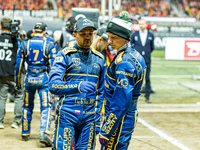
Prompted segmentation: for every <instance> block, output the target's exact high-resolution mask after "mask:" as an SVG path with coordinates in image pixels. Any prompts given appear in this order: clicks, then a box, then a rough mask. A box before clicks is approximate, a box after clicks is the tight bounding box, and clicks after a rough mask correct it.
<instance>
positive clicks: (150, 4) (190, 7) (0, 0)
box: [0, 0, 200, 20]
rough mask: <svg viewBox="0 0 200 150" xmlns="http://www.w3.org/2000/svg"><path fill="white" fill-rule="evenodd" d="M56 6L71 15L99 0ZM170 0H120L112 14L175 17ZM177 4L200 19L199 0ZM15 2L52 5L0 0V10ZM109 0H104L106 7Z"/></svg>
mask: <svg viewBox="0 0 200 150" xmlns="http://www.w3.org/2000/svg"><path fill="white" fill-rule="evenodd" d="M55 2H56V4H57V8H58V17H59V18H68V17H70V16H72V8H73V7H82V8H98V9H100V10H101V0H73V1H72V0H55ZM169 2H170V0H121V7H120V8H119V10H115V9H113V16H117V15H119V13H120V12H121V11H122V10H126V11H128V12H129V14H130V16H135V15H139V16H156V17H176V16H177V14H175V13H174V12H173V10H172V8H171V6H170V5H169ZM173 2H174V3H175V4H177V6H178V8H179V10H180V12H182V13H183V14H185V16H186V17H187V16H188V17H196V18H197V20H200V1H199V0H173ZM14 3H16V9H18V10H41V9H43V10H50V9H53V5H52V3H51V2H50V1H48V0H0V9H1V10H5V9H8V10H12V9H13V4H14ZM108 3H109V0H106V8H107V9H108Z"/></svg>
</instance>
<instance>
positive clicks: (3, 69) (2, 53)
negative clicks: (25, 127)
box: [0, 17, 23, 129]
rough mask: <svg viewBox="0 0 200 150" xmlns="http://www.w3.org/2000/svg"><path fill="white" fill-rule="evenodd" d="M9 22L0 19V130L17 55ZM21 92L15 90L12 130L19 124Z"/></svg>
mask: <svg viewBox="0 0 200 150" xmlns="http://www.w3.org/2000/svg"><path fill="white" fill-rule="evenodd" d="M10 29H11V20H10V18H7V17H3V18H2V19H1V35H0V129H3V128H4V125H3V122H4V116H5V112H6V111H5V108H6V107H5V106H6V100H7V96H8V90H9V86H12V87H13V88H14V86H15V82H14V70H15V63H16V55H17V49H18V44H17V39H16V37H14V36H12V35H11V34H10ZM22 97H23V94H22V90H17V89H16V90H15V100H14V101H15V107H14V120H13V123H12V125H11V127H12V128H18V127H19V125H20V123H21V113H22V102H23V101H22Z"/></svg>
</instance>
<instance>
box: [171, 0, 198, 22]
mask: <svg viewBox="0 0 200 150" xmlns="http://www.w3.org/2000/svg"><path fill="white" fill-rule="evenodd" d="M175 3H176V4H177V5H178V8H179V10H180V11H181V12H182V13H184V14H185V16H188V17H195V18H196V19H197V20H200V1H199V0H175Z"/></svg>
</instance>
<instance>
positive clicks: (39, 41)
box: [15, 36, 57, 136]
mask: <svg viewBox="0 0 200 150" xmlns="http://www.w3.org/2000/svg"><path fill="white" fill-rule="evenodd" d="M56 53H57V51H56V49H55V47H54V45H53V44H52V43H50V42H48V41H47V40H46V39H45V38H42V37H39V36H34V37H33V38H32V39H30V40H28V41H24V42H22V43H21V46H20V49H19V51H18V54H17V61H16V67H15V70H16V73H15V77H16V86H20V84H21V71H22V67H23V66H24V62H25V61H26V62H27V64H28V68H27V74H26V77H25V90H24V103H23V110H22V136H26V135H30V130H31V120H32V113H33V108H34V95H35V92H36V90H38V94H39V97H40V106H41V107H40V109H41V118H40V132H45V133H47V134H49V133H50V124H51V120H50V112H51V110H50V107H51V104H50V100H49V94H48V73H47V67H48V65H50V66H51V65H52V64H53V61H54V57H55V56H56Z"/></svg>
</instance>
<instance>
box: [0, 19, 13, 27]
mask: <svg viewBox="0 0 200 150" xmlns="http://www.w3.org/2000/svg"><path fill="white" fill-rule="evenodd" d="M1 28H2V29H3V30H10V28H11V19H10V18H8V17H3V18H2V19H1Z"/></svg>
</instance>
